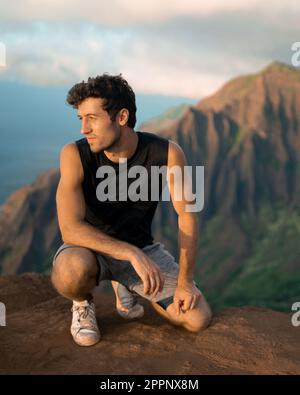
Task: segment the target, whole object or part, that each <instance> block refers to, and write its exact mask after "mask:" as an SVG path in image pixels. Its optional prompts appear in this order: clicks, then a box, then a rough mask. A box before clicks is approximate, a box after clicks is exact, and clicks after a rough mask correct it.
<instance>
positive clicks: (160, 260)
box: [53, 242, 197, 309]
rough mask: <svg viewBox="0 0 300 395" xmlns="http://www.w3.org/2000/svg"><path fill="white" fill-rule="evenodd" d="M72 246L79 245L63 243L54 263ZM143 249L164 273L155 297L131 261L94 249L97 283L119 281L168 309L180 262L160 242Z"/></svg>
mask: <svg viewBox="0 0 300 395" xmlns="http://www.w3.org/2000/svg"><path fill="white" fill-rule="evenodd" d="M72 247H79V246H75V245H72V244H63V245H61V246H60V247H59V249H58V250H57V252H56V254H55V256H54V258H53V265H54V264H55V259H56V257H57V256H58V254H59V253H60V252H61V251H63V250H64V249H65V248H72ZM142 251H143V252H144V253H145V254H146V255H147V256H148V257H149V258H151V259H152V260H153V261H154V262H155V263H156V264H157V265H158V266H159V268H160V270H161V272H162V273H163V275H164V278H165V283H164V288H163V290H162V292H158V293H157V295H156V296H155V297H153V296H151V295H146V294H144V286H143V283H142V281H141V279H140V278H139V276H138V275H137V273H136V271H135V270H134V268H133V266H132V265H131V264H130V262H129V261H124V260H119V259H114V258H111V257H107V256H104V255H102V254H100V253H97V252H95V251H93V252H94V254H95V256H96V258H97V263H98V268H99V275H98V278H97V285H98V284H99V282H100V281H102V280H114V281H117V282H119V283H120V284H123V285H124V286H125V287H127V288H128V290H129V291H131V292H133V293H136V294H138V295H140V296H142V297H143V298H146V299H148V300H151V301H152V302H156V303H158V304H159V305H160V306H161V307H163V308H164V309H166V308H167V307H168V306H169V305H170V304H171V303H173V296H174V293H175V289H176V287H177V279H178V273H179V266H178V263H177V262H175V258H174V257H173V256H172V255H171V254H170V253H169V252H168V251H167V250H166V249H165V246H164V245H163V244H162V243H160V242H156V243H154V244H151V245H148V246H146V247H144V248H142ZM195 285H196V283H195ZM196 286H197V285H196Z"/></svg>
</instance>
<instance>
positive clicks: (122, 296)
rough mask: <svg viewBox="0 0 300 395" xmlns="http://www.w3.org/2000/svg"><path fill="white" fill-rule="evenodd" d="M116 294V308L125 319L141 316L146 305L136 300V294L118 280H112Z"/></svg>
mask: <svg viewBox="0 0 300 395" xmlns="http://www.w3.org/2000/svg"><path fill="white" fill-rule="evenodd" d="M111 285H112V287H113V290H114V292H115V296H116V309H117V312H118V314H119V315H120V316H121V317H122V318H125V319H129V320H130V319H134V318H141V317H143V315H144V307H143V306H142V305H141V304H139V303H137V302H136V296H135V295H134V294H132V293H131V292H130V291H128V289H127V288H126V287H125V286H124V285H123V284H120V283H119V282H117V281H111Z"/></svg>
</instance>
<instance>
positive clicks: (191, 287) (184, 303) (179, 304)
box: [173, 283, 201, 314]
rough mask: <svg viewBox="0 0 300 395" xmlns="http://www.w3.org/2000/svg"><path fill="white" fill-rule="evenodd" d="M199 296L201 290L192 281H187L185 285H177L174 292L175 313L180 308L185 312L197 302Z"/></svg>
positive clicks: (191, 308) (178, 311)
mask: <svg viewBox="0 0 300 395" xmlns="http://www.w3.org/2000/svg"><path fill="white" fill-rule="evenodd" d="M200 298H201V292H200V291H199V289H198V288H197V287H196V286H195V284H194V283H187V284H185V285H178V286H177V288H176V291H175V294H174V299H173V302H174V306H175V311H176V313H177V314H179V313H180V310H181V311H182V312H183V313H185V312H186V311H188V310H193V308H194V307H195V306H196V305H197V304H198V302H199V300H200Z"/></svg>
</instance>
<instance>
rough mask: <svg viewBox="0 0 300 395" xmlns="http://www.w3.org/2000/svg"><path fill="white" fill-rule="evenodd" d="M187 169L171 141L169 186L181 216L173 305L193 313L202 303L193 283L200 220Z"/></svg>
mask: <svg viewBox="0 0 300 395" xmlns="http://www.w3.org/2000/svg"><path fill="white" fill-rule="evenodd" d="M185 166H187V162H186V158H185V155H184V152H183V151H182V149H181V148H180V146H179V145H177V144H176V143H174V142H172V141H169V153H168V173H169V176H168V186H169V190H170V195H171V199H172V203H173V206H174V209H175V211H176V213H177V215H178V247H179V275H178V284H177V288H176V291H175V294H174V305H175V308H176V311H177V314H179V311H180V310H181V311H182V312H185V311H187V310H192V309H193V308H194V307H195V306H196V305H197V303H198V302H199V300H200V297H201V292H200V291H199V289H198V288H197V287H196V286H195V284H194V281H193V279H194V269H195V263H196V256H197V244H198V220H197V214H196V213H195V212H189V211H188V209H187V207H188V205H189V204H192V202H191V201H189V200H187V198H186V193H185V191H189V192H192V182H191V179H190V177H189V175H188V172H187V171H184V167H185ZM174 174H175V176H174Z"/></svg>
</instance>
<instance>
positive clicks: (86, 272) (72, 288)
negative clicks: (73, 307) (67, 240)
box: [51, 246, 99, 301]
mask: <svg viewBox="0 0 300 395" xmlns="http://www.w3.org/2000/svg"><path fill="white" fill-rule="evenodd" d="M98 271H99V268H98V265H97V258H96V257H95V255H94V254H93V252H92V251H90V250H88V249H87V248H82V247H75V246H74V247H71V248H70V247H69V248H65V249H64V250H62V251H61V252H60V253H59V255H58V256H57V257H56V259H55V264H54V266H53V270H52V274H51V280H52V284H53V285H54V287H55V288H56V290H57V291H58V293H60V294H61V295H62V296H64V297H65V298H68V299H71V300H75V301H83V300H88V299H90V298H91V291H92V289H93V288H94V287H95V286H96V282H97V275H98Z"/></svg>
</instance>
